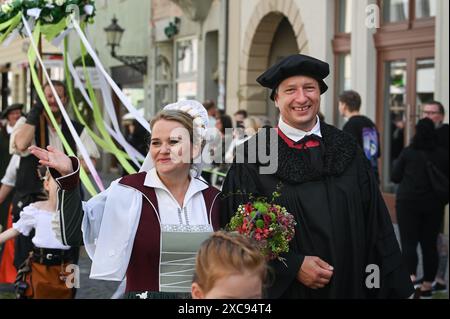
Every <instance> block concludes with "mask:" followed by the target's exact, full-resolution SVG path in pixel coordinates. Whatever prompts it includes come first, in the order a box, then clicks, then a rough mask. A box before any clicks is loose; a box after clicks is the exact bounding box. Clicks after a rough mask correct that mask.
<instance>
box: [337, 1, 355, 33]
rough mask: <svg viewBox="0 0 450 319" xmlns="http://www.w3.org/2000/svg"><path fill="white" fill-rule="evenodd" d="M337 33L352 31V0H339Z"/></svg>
mask: <svg viewBox="0 0 450 319" xmlns="http://www.w3.org/2000/svg"><path fill="white" fill-rule="evenodd" d="M338 18H339V19H338V20H339V27H338V33H351V32H352V0H340V1H339V16H338Z"/></svg>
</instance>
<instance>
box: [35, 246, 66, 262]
mask: <svg viewBox="0 0 450 319" xmlns="http://www.w3.org/2000/svg"><path fill="white" fill-rule="evenodd" d="M74 259H75V258H74V254H73V252H72V251H71V250H70V249H69V250H63V249H48V248H37V247H35V248H34V249H33V261H35V262H37V263H40V264H43V265H47V266H54V265H60V264H65V263H69V262H73V261H74Z"/></svg>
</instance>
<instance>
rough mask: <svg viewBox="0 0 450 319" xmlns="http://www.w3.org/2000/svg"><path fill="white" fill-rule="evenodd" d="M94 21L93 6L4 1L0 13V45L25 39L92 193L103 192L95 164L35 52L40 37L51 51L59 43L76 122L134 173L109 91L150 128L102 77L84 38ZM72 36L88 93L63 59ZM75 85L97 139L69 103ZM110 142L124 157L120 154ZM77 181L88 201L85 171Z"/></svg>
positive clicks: (53, 0) (61, 0)
mask: <svg viewBox="0 0 450 319" xmlns="http://www.w3.org/2000/svg"><path fill="white" fill-rule="evenodd" d="M94 16H95V2H94V1H93V0H7V1H4V2H3V4H2V5H1V7H0V43H3V45H7V44H9V43H10V42H11V41H12V39H14V38H15V37H16V36H17V35H19V34H20V35H21V36H23V37H27V38H29V39H30V43H31V45H30V49H29V52H28V60H29V65H30V66H34V65H35V63H38V64H39V65H40V66H41V70H42V71H43V75H44V78H45V81H46V82H48V83H50V88H51V89H52V91H53V94H54V96H55V98H56V100H57V103H58V106H59V108H60V111H61V114H62V117H63V119H64V121H65V122H66V123H67V126H68V127H69V130H70V132H71V134H72V136H73V138H74V140H75V142H76V144H77V147H78V150H79V151H80V153H81V155H82V157H83V159H84V161H85V163H86V165H87V167H88V169H89V172H90V173H91V176H92V177H93V179H94V181H95V184H96V185H97V189H98V190H100V191H102V190H104V187H103V184H102V182H101V179H100V177H99V175H98V173H97V171H96V170H95V167H94V164H93V163H92V161H91V159H90V157H89V155H88V152H87V150H86V148H85V147H84V145H83V143H82V142H81V140H80V137H79V136H78V135H77V132H76V130H75V128H74V127H73V125H72V123H71V121H70V118H69V116H68V114H67V111H66V110H65V107H64V105H63V104H62V102H61V100H60V99H59V97H58V94H57V93H56V90H55V88H54V86H53V84H52V83H51V79H50V77H49V75H48V73H47V71H46V68H45V64H44V62H43V60H42V57H41V55H40V52H39V50H38V45H39V41H40V39H41V36H44V37H45V39H46V40H48V41H53V43H54V44H55V45H58V43H59V44H61V43H63V44H62V45H61V46H60V48H61V50H62V52H63V53H64V68H65V74H66V82H67V88H68V95H69V98H70V100H71V102H72V104H73V108H74V112H75V114H76V116H77V119H78V120H79V121H80V122H81V123H82V124H83V125H85V127H86V130H87V132H88V133H89V135H90V136H91V137H92V138H93V140H94V141H95V142H96V143H97V144H98V145H99V146H100V147H101V148H102V149H103V150H105V151H107V152H109V153H111V154H113V155H114V156H116V158H117V159H118V161H119V162H120V163H121V164H122V166H123V167H124V168H125V170H126V171H127V172H128V173H134V172H135V169H134V168H133V167H132V166H131V165H130V163H129V160H131V161H132V162H133V163H135V164H136V165H137V166H139V165H140V162H142V161H143V156H142V155H141V154H139V152H137V151H136V150H135V149H134V148H133V147H132V146H131V145H130V144H128V143H127V141H126V140H125V138H124V137H123V135H122V133H121V130H120V126H119V123H118V121H117V115H116V113H115V110H114V107H113V105H112V97H111V88H112V89H113V91H114V92H115V94H116V95H117V96H118V97H119V99H120V101H121V102H122V104H123V105H125V107H126V108H127V109H128V111H129V112H130V113H131V114H132V115H133V116H134V117H135V118H136V120H137V121H138V122H139V123H140V124H141V125H142V126H143V127H144V128H145V129H147V131H149V132H150V126H149V123H148V122H147V121H146V120H145V119H144V118H143V117H142V116H141V115H140V114H139V112H138V111H137V110H136V109H135V108H134V106H133V105H131V103H130V101H129V100H128V98H127V97H126V96H125V95H124V94H123V92H122V91H121V90H120V89H119V87H118V86H117V85H116V84H115V83H114V81H113V80H112V79H111V77H110V76H109V74H108V73H107V72H106V71H105V68H104V67H103V65H102V64H101V62H100V60H99V58H98V57H97V55H96V53H95V50H94V49H93V48H92V47H91V45H90V43H89V41H88V40H87V37H86V36H85V33H84V28H85V26H86V24H92V23H93V22H94ZM73 30H75V32H76V34H77V35H78V37H79V38H80V48H81V52H82V59H83V70H84V73H85V78H86V89H87V90H86V89H85V88H84V86H83V85H80V84H81V80H80V79H79V77H78V74H77V73H76V72H75V68H74V66H73V63H72V60H71V58H70V55H69V53H68V34H69V33H70V32H71V31H73ZM85 54H90V55H91V57H92V59H93V60H94V62H95V67H96V69H97V71H98V75H99V77H100V83H101V91H102V97H103V105H104V106H105V109H106V110H107V114H108V116H109V117H110V120H111V123H112V124H113V128H111V127H109V126H108V124H107V121H106V120H105V119H103V117H102V114H101V111H100V107H99V105H100V103H99V101H98V100H97V98H96V95H95V91H94V89H93V88H92V85H91V81H90V78H89V74H88V72H87V69H86V64H85V61H84V59H85V56H86V55H85ZM30 71H31V75H32V80H33V84H34V87H35V89H36V92H37V94H38V96H39V99H40V100H41V102H42V104H43V105H44V109H45V111H46V113H47V116H48V118H49V119H50V122H51V123H52V125H53V126H54V127H55V129H56V132H57V134H58V136H59V138H60V139H61V141H62V143H63V145H64V148H65V150H66V152H67V153H68V154H69V155H75V153H74V150H72V149H71V148H70V146H69V144H68V143H67V140H66V138H65V136H64V135H63V134H62V132H61V129H60V128H59V125H57V122H56V119H55V118H54V116H53V113H52V112H51V110H50V107H49V105H48V103H47V101H46V99H45V95H44V91H43V88H42V83H41V82H40V81H39V77H38V75H37V72H36V70H35V68H34V67H30ZM74 82H75V83H76V84H77V86H78V87H79V88H80V92H81V94H82V96H83V98H84V100H85V102H86V103H87V105H89V106H90V108H91V109H92V111H93V114H94V121H95V125H96V128H97V130H98V132H100V135H101V136H98V135H97V134H95V133H94V129H93V128H90V127H89V126H88V125H87V122H86V121H85V119H84V118H83V116H82V115H81V113H80V112H79V110H78V106H77V105H76V101H75V98H74V91H73V90H74V89H73V83H74ZM113 139H114V140H115V142H117V144H119V145H120V146H121V147H122V149H124V150H125V151H122V150H121V149H119V147H118V146H117V145H116V144H115V142H114V140H113ZM81 180H82V182H83V184H84V185H85V187H86V189H87V190H88V192H89V193H90V194H91V195H95V194H96V193H97V189H96V188H95V187H94V185H93V184H92V182H91V180H90V179H89V177H88V175H87V174H86V172H85V171H84V170H81Z"/></svg>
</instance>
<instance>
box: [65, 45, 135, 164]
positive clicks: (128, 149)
mask: <svg viewBox="0 0 450 319" xmlns="http://www.w3.org/2000/svg"><path fill="white" fill-rule="evenodd" d="M67 64H68V67H69V71H70V74H71V75H72V78H73V79H74V82H75V84H76V86H77V87H78V88H79V90H80V92H81V95H82V96H83V98H84V100H85V101H86V103H87V104H88V105H89V107H90V108H91V110H93V109H94V106H93V103H92V101H91V99H90V97H89V94H88V93H87V92H86V89H85V88H84V85H83V83H82V81H81V79H80V77H79V76H78V73H77V71H76V70H75V66H74V65H73V62H72V58H71V56H70V54H69V53H67ZM100 77H101V75H100ZM103 83H105V85H106V82H105V81H104V80H103V81H102V86H103ZM106 89H107V88H106ZM102 93H103V88H102ZM104 104H105V105H106V101H104ZM113 110H114V108H113ZM113 112H114V111H113ZM109 116H110V117H111V115H110V114H109ZM114 119H115V120H116V122H117V117H116V113H115V112H114V114H113V117H112V119H111V121H113V120H114ZM103 123H104V124H105V127H106V130H107V131H108V133H109V134H110V135H111V136H112V137H113V138H114V139H115V140H116V141H117V143H119V144H120V146H122V148H123V149H124V150H125V151H126V152H127V153H128V154H129V155H130V157H131V158H132V160H133V162H134V163H135V164H136V165H137V166H138V167H139V166H140V164H139V162H138V161H143V160H144V156H143V155H142V154H141V153H139V152H138V151H137V150H136V149H135V148H134V147H133V146H131V145H130V144H129V143H128V142H127V141H126V139H125V137H124V136H123V135H122V132H121V130H120V127H119V125H118V124H117V127H116V131H114V130H113V129H112V128H111V127H110V126H109V125H108V123H107V122H106V121H105V120H103ZM133 157H134V158H135V159H133Z"/></svg>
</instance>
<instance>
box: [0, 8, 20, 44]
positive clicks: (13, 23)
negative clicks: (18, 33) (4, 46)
mask: <svg viewBox="0 0 450 319" xmlns="http://www.w3.org/2000/svg"><path fill="white" fill-rule="evenodd" d="M20 21H22V12H19V13H18V14H16V15H15V16H14V18H11V19H9V20H8V21H6V22H3V23H2V24H0V32H1V31H3V30H5V29H6V31H5V33H3V34H2V35H0V43H2V42H3V41H5V39H6V38H7V37H8V35H9V34H10V33H11V32H12V31H13V30H14V29H15V28H17V26H18V25H19V23H20Z"/></svg>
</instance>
